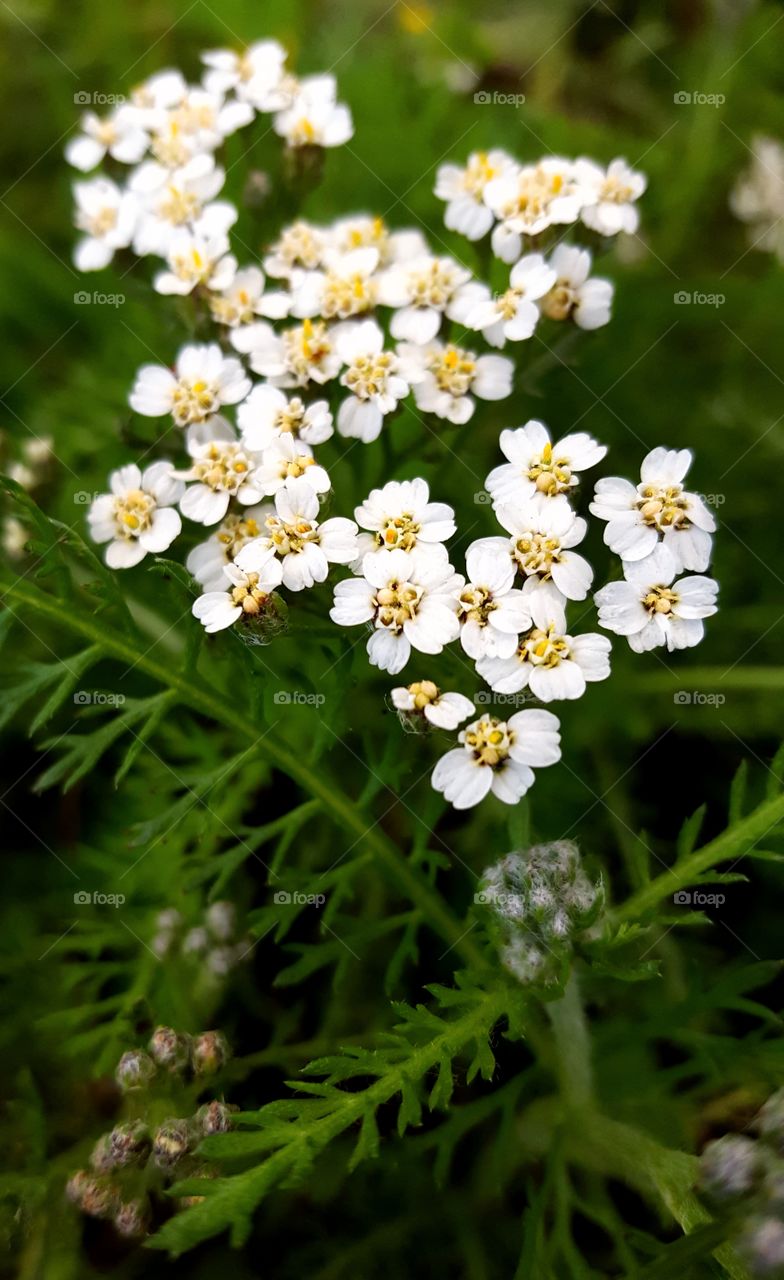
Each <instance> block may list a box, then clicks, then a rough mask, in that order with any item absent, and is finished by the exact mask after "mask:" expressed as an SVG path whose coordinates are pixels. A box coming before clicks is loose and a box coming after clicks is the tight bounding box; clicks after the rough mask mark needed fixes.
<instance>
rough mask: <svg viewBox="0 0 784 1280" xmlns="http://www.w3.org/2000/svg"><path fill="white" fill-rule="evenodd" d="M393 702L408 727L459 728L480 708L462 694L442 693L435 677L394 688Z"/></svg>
mask: <svg viewBox="0 0 784 1280" xmlns="http://www.w3.org/2000/svg"><path fill="white" fill-rule="evenodd" d="M390 696H391V698H392V705H393V707H394V708H395V710H396V711H397V712H398V715H399V717H400V721H401V723H402V725H403V727H404V728H406V729H409V730H412V731H414V732H416V731H418V729H419V726H420V725H421V726H423V727H425V728H427V727H433V728H436V729H456V728H457V727H458V725H459V724H462V722H463V721H464V720H467V719H468V717H469V716H472V715H473V714H474V712H475V710H476V708H475V707H474V704H473V702H471V700H470V698H466V697H464V696H463V694H462V693H442V691H441V690H440V689H439V687H438V685H436V684H434V683H433V681H432V680H415V681H414V683H413V684H409V685H401V686H399V687H398V688H396V689H393V690H392V693H391V695H390Z"/></svg>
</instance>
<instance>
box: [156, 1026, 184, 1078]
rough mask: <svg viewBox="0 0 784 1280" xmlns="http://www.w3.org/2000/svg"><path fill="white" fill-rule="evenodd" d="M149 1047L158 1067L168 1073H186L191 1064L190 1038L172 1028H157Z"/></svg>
mask: <svg viewBox="0 0 784 1280" xmlns="http://www.w3.org/2000/svg"><path fill="white" fill-rule="evenodd" d="M148 1047H149V1050H150V1053H151V1055H152V1057H153V1058H154V1060H155V1061H156V1062H157V1064H158V1066H159V1067H165V1068H166V1070H167V1071H172V1072H177V1071H184V1070H185V1068H186V1067H187V1066H188V1063H189V1062H190V1057H191V1041H190V1036H185V1035H181V1034H180V1032H179V1031H174V1030H173V1029H172V1028H171V1027H156V1028H155V1031H153V1033H152V1036H151V1037H150V1043H149V1046H148Z"/></svg>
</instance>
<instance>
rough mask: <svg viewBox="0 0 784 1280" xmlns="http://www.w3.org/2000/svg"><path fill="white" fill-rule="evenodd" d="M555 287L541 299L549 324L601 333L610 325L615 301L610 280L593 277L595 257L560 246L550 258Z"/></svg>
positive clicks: (581, 250)
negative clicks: (563, 322) (569, 322)
mask: <svg viewBox="0 0 784 1280" xmlns="http://www.w3.org/2000/svg"><path fill="white" fill-rule="evenodd" d="M550 267H551V268H552V270H553V271H554V272H555V277H556V278H555V283H554V284H553V286H552V288H551V289H550V291H549V293H546V294H545V295H544V297H543V298H541V299H540V302H539V306H540V308H541V310H542V313H543V314H544V315H545V316H547V318H548V320H559V321H560V320H573V321H574V323H575V324H576V325H577V327H578V329H600V328H601V327H602V326H603V325H605V324H608V323H609V320H610V311H611V308H612V300H613V293H614V290H613V286H612V284H611V282H610V281H609V280H603V279H601V278H600V277H598V276H591V255H590V253H589V252H588V250H587V249H577V248H575V247H574V246H573V245H568V244H559V245H558V248H557V249H555V250H554V251H553V253H552V254H551V255H550Z"/></svg>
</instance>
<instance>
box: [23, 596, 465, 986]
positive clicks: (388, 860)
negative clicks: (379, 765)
mask: <svg viewBox="0 0 784 1280" xmlns="http://www.w3.org/2000/svg"><path fill="white" fill-rule="evenodd" d="M2 590H3V592H4V595H5V597H6V598H7V599H9V600H16V601H18V603H19V604H21V605H27V606H29V607H30V608H31V609H34V610H35V611H36V612H37V613H38V614H39V615H41V616H43V617H46V618H49V619H51V621H52V622H54V623H55V625H56V626H57V627H58V628H62V627H67V628H68V629H69V630H71V631H74V632H77V633H78V634H79V635H82V636H84V637H85V639H87V640H90V641H91V642H92V643H93V644H99V645H101V647H102V649H103V650H104V651H105V652H106V653H107V654H110V655H111V656H112V657H114V658H116V659H118V660H119V661H121V662H126V663H127V664H128V667H129V668H135V669H138V670H139V671H143V672H144V673H145V674H146V675H148V676H150V677H151V678H152V679H154V680H157V681H158V682H159V683H160V684H162V685H164V687H167V688H170V689H172V690H173V691H174V692H176V694H177V696H178V699H179V701H180V702H181V703H182V704H183V705H185V706H189V707H190V708H191V709H192V710H194V711H197V712H200V713H202V714H203V715H206V716H208V717H210V718H211V719H212V720H215V721H217V723H218V724H222V725H225V726H226V727H227V728H229V729H233V730H234V731H235V732H236V733H238V734H239V735H241V736H242V737H243V738H245V739H247V740H249V741H250V742H251V743H252V745H253V747H254V748H255V749H256V750H257V751H258V752H259V754H260V755H263V756H265V757H266V758H267V760H268V761H269V763H270V764H271V765H272V767H273V768H276V769H280V770H281V771H282V772H283V773H286V774H288V776H289V777H290V778H292V779H293V780H294V781H295V782H297V783H298V784H299V786H301V787H302V788H303V790H305V791H307V792H308V793H309V794H310V795H311V796H313V797H314V799H317V800H318V801H319V803H320V804H321V805H322V806H323V808H324V809H325V810H326V812H327V813H329V814H330V815H331V817H332V818H333V819H334V820H335V822H336V823H337V825H338V826H341V825H342V826H343V827H344V828H345V830H346V831H347V832H349V833H351V834H352V835H353V836H355V837H356V840H357V842H358V843H362V844H364V845H365V846H366V847H367V848H368V849H369V850H371V851H372V852H373V853H374V854H375V856H376V857H377V858H378V861H379V864H380V865H381V866H382V867H383V869H384V870H385V871H386V873H387V875H388V876H389V878H390V879H391V880H392V882H393V883H394V884H395V885H396V886H397V888H398V889H399V890H400V891H401V892H403V893H404V894H405V895H406V896H407V897H408V899H409V900H410V901H411V902H412V903H414V904H415V905H416V906H417V907H418V908H419V910H420V911H421V912H422V915H423V917H424V918H425V919H427V920H428V921H429V922H430V924H431V926H432V927H433V929H434V930H435V931H436V933H439V934H440V935H441V937H442V938H443V939H444V941H445V942H447V943H448V944H449V947H450V949H454V950H455V951H456V952H457V953H458V954H459V955H460V956H461V957H462V958H463V960H464V961H467V962H468V963H470V964H473V965H478V966H480V965H482V963H483V957H482V952H481V950H480V948H479V947H478V946H477V944H476V942H475V941H474V940H473V938H472V937H471V936H470V934H469V933H468V932H467V930H466V928H465V926H464V925H463V923H462V922H461V921H460V920H458V919H457V917H455V916H454V915H453V914H452V912H451V911H450V910H449V908H448V907H447V906H446V905H445V904H444V902H443V900H442V898H441V896H440V895H439V894H438V893H437V892H436V891H435V890H434V889H432V888H431V887H430V885H428V884H427V882H426V881H425V880H424V879H423V878H422V877H421V876H420V875H419V873H418V872H417V871H415V870H414V869H413V868H412V867H411V865H410V864H409V863H408V862H407V861H406V859H405V858H403V857H401V855H400V853H399V851H398V849H397V846H396V845H395V844H394V843H393V842H392V841H391V840H390V839H389V837H388V836H386V835H384V833H383V832H382V831H381V830H380V829H379V827H378V826H377V825H376V824H373V823H368V822H367V821H366V820H365V819H364V818H363V816H362V814H361V813H360V812H359V810H358V809H357V807H356V806H355V805H354V804H353V803H352V801H351V800H350V799H349V798H348V797H347V796H345V795H343V794H342V793H341V792H339V791H338V790H337V788H336V786H335V784H334V782H333V781H332V780H331V779H329V778H327V777H325V776H322V775H321V774H319V773H317V772H314V771H313V770H312V769H311V768H310V766H309V765H308V764H307V762H306V761H305V760H304V759H302V758H300V756H299V755H297V754H296V753H295V752H294V751H291V750H290V749H289V748H288V747H287V746H286V745H285V743H283V742H282V741H281V739H280V738H279V737H276V738H275V741H274V743H268V742H267V741H266V739H265V738H264V737H263V735H262V734H260V733H259V731H258V726H257V725H256V724H255V723H254V722H253V721H252V720H250V719H247V718H246V717H245V716H244V715H243V714H242V713H241V712H239V711H237V710H236V709H235V707H234V706H233V705H232V701H231V699H229V698H224V697H222V696H221V695H220V694H219V693H218V694H216V693H213V692H212V690H211V689H209V688H207V687H206V686H204V685H200V684H196V683H194V681H193V680H191V679H189V678H188V676H186V675H183V674H182V672H180V671H177V670H176V669H175V668H174V667H173V666H172V665H171V664H167V663H161V662H158V661H156V660H155V658H153V657H152V656H151V654H150V653H143V654H141V655H139V654H138V653H137V652H136V650H135V649H134V647H133V645H132V644H131V643H130V642H129V641H127V640H125V639H124V638H123V637H122V636H120V635H118V634H117V633H115V632H112V631H110V630H109V629H108V628H107V626H106V625H105V624H102V623H100V622H96V621H94V620H93V619H92V618H88V617H85V616H82V615H76V614H74V613H73V612H72V611H71V612H69V608H70V606H64V604H63V603H62V602H60V601H58V600H56V599H54V598H52V597H51V596H48V595H46V594H44V593H43V592H41V591H38V590H37V589H36V588H35V587H31V586H30V584H29V583H26V582H24V581H22V580H17V581H15V582H12V583H6V584H3V585H2Z"/></svg>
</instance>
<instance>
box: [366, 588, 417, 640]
mask: <svg viewBox="0 0 784 1280" xmlns="http://www.w3.org/2000/svg"><path fill="white" fill-rule="evenodd" d="M421 599H422V588H421V587H417V586H415V585H414V583H413V582H400V581H398V580H397V579H393V580H392V581H391V582H388V583H387V585H386V586H385V587H381V588H380V590H379V591H377V592H376V594H375V596H374V597H373V604H374V605H375V607H376V622H377V624H378V625H379V626H381V627H386V628H387V630H389V631H395V632H397V631H400V630H401V629H402V627H403V626H404V624H405V623H406V622H410V621H411V619H412V618H414V617H415V616H416V611H417V608H418V606H419V602H420V600H421Z"/></svg>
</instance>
